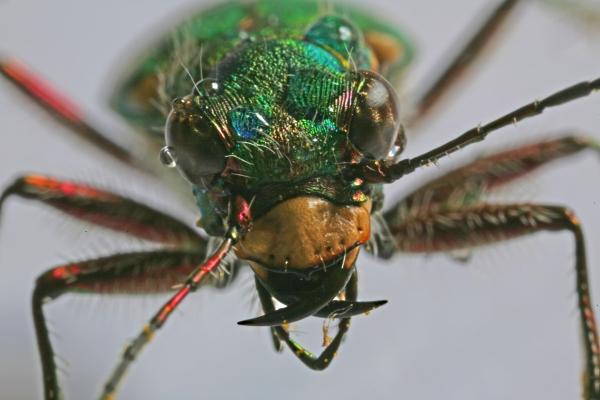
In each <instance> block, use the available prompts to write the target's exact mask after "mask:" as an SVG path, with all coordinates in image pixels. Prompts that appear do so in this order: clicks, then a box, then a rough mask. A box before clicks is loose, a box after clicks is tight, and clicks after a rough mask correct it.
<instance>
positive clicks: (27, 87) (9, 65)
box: [0, 58, 148, 172]
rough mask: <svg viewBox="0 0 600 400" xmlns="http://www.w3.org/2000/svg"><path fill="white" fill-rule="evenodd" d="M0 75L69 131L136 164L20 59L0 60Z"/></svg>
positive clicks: (126, 161) (122, 160)
mask: <svg viewBox="0 0 600 400" xmlns="http://www.w3.org/2000/svg"><path fill="white" fill-rule="evenodd" d="M0 75H4V77H5V78H6V79H8V81H10V82H11V83H12V84H14V85H15V86H16V87H17V88H19V89H20V90H21V91H22V92H23V93H25V94H26V95H27V97H29V98H30V99H31V100H33V101H34V102H35V103H37V104H38V105H39V106H41V107H42V108H43V109H44V110H46V111H47V112H48V113H50V115H52V116H53V117H54V118H55V119H56V120H57V121H58V122H60V123H61V124H63V125H64V126H66V127H67V128H69V131H70V132H71V133H73V134H75V135H77V136H78V137H79V138H82V139H84V140H85V141H87V142H89V143H91V144H92V145H94V146H95V147H96V148H98V149H100V150H101V151H102V152H104V153H105V154H108V155H109V156H111V157H112V158H114V159H116V160H118V161H120V162H123V163H125V164H126V165H129V166H131V167H134V168H139V167H140V165H139V163H138V162H136V160H135V159H134V157H133V155H132V154H131V153H130V152H129V151H128V150H126V149H125V148H123V147H122V146H120V145H118V144H117V143H115V142H114V141H112V140H111V139H109V136H108V135H106V134H105V133H102V132H100V131H99V130H98V129H97V128H95V127H94V126H93V125H92V124H91V122H90V121H88V119H87V117H86V116H85V114H84V113H83V111H81V110H80V109H79V107H77V105H76V104H75V103H74V102H72V101H71V100H70V99H68V98H67V97H66V96H65V95H64V94H63V93H60V92H59V91H58V90H57V89H56V88H54V87H52V86H51V85H50V84H49V83H48V82H46V81H45V80H44V79H43V78H41V77H40V76H38V75H36V74H35V73H33V72H32V71H30V70H28V69H27V67H26V66H25V65H24V64H22V63H21V62H20V61H17V60H15V59H10V58H8V59H0ZM147 172H148V171H147Z"/></svg>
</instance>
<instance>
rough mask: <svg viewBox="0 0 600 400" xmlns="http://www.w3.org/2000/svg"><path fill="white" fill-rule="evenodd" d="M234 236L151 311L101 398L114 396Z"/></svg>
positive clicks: (107, 399)
mask: <svg viewBox="0 0 600 400" xmlns="http://www.w3.org/2000/svg"><path fill="white" fill-rule="evenodd" d="M237 237H238V232H237V231H236V230H230V231H229V232H228V234H227V237H226V238H225V239H224V240H223V242H222V243H221V245H220V246H219V248H217V249H216V250H215V251H214V252H213V254H212V255H211V256H210V257H209V258H208V259H207V260H206V261H205V262H204V263H202V264H201V265H199V266H197V267H196V268H194V270H193V271H192V272H191V274H190V275H189V276H188V278H187V279H186V280H185V282H184V284H183V285H182V286H181V288H179V289H178V290H177V292H176V293H175V294H174V295H173V296H172V297H171V299H169V301H167V302H166V303H165V304H164V305H163V306H162V307H161V308H160V309H159V310H158V312H157V313H156V314H154V316H153V317H152V318H151V319H150V321H149V322H148V324H146V325H145V326H144V328H143V329H142V331H141V332H140V333H139V334H138V336H137V337H136V338H135V339H134V340H133V341H132V342H131V343H130V344H129V345H128V346H127V347H126V348H125V351H123V354H122V357H121V360H120V362H119V363H118V364H117V366H116V368H115V369H114V370H113V372H112V374H111V375H110V378H109V379H108V380H107V381H106V384H105V385H104V390H103V391H102V396H101V398H102V399H103V400H112V399H114V395H115V391H116V389H117V386H118V385H119V383H120V382H121V381H122V379H123V377H124V376H125V373H126V372H127V370H128V369H129V366H130V365H131V363H132V362H133V361H134V360H135V359H136V357H137V356H138V355H139V353H140V352H141V351H142V350H143V349H144V347H146V345H147V344H148V343H149V342H150V340H151V339H152V337H153V336H154V333H156V331H157V330H159V329H160V328H161V327H162V326H163V325H164V324H165V322H166V321H167V319H168V318H169V317H170V316H171V314H172V313H173V311H175V309H176V308H177V307H178V306H179V304H180V303H181V302H182V301H183V300H184V299H185V298H186V297H187V295H188V294H190V293H191V292H194V291H195V290H196V289H198V287H199V286H200V284H201V283H202V281H203V280H204V279H205V277H206V276H207V275H208V274H210V273H212V272H213V271H214V270H215V269H216V268H218V267H219V265H221V263H222V262H223V259H224V258H225V256H227V254H228V253H229V251H230V250H231V247H232V245H233V244H234V243H235V241H236V240H237Z"/></svg>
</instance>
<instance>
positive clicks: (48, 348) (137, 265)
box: [32, 250, 205, 400]
mask: <svg viewBox="0 0 600 400" xmlns="http://www.w3.org/2000/svg"><path fill="white" fill-rule="evenodd" d="M204 257H205V254H204V252H203V251H200V250H199V251H198V252H186V251H152V252H138V253H129V254H119V255H114V256H109V257H102V258H98V259H95V260H87V261H82V262H78V263H72V264H66V265H61V266H58V267H55V268H52V269H50V270H48V271H47V272H45V273H43V274H42V275H41V276H40V277H39V278H38V279H37V281H36V286H35V290H34V291H33V297H32V311H33V321H34V325H35V332H36V336H37V342H38V349H39V352H40V358H41V363H42V372H43V379H44V397H45V399H46V400H51V399H59V398H61V394H60V387H59V384H58V380H57V376H56V365H55V362H54V351H53V349H52V344H51V343H50V337H49V335H48V329H47V326H46V320H45V318H44V313H43V306H44V305H45V304H47V303H48V302H49V301H50V300H54V299H56V298H58V297H59V296H61V295H63V294H64V293H71V292H74V293H108V294H112V293H152V292H167V291H170V290H172V287H173V286H174V285H177V284H179V283H181V282H183V281H184V280H185V278H186V277H187V276H188V274H189V273H190V272H191V271H192V270H193V269H194V268H195V267H196V266H197V265H198V264H199V263H201V262H202V260H203V259H204Z"/></svg>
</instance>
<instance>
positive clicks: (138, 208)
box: [0, 175, 206, 249]
mask: <svg viewBox="0 0 600 400" xmlns="http://www.w3.org/2000/svg"><path fill="white" fill-rule="evenodd" d="M11 195H16V196H19V197H23V198H27V199H31V200H36V201H40V202H42V203H43V204H46V205H49V206H51V207H53V208H55V209H58V210H60V211H62V212H65V213H66V214H68V215H71V216H73V217H75V218H78V219H81V220H84V221H88V222H91V223H94V224H97V225H100V226H103V227H106V228H110V229H113V230H116V231H119V232H122V233H126V234H128V235H132V236H136V237H139V238H142V239H146V240H151V241H155V242H160V243H165V244H170V245H174V246H178V247H186V248H200V249H203V248H204V246H205V245H206V240H205V239H204V238H202V237H201V236H200V235H199V234H198V232H196V231H194V230H193V229H192V228H190V227H188V226H187V225H186V224H184V223H183V222H182V221H179V220H178V219H176V218H174V217H171V216H170V215H167V214H165V213H163V212H161V211H158V210H155V209H153V208H151V207H149V206H147V205H144V204H141V203H139V202H136V201H133V200H131V199H128V198H125V197H123V196H120V195H117V194H114V193H111V192H108V191H105V190H101V189H97V188H95V187H92V186H88V185H83V184H79V183H75V182H71V181H65V180H58V179H55V178H50V177H47V176H42V175H27V176H23V177H21V178H18V179H16V180H15V181H14V182H13V183H12V184H11V185H10V186H9V187H7V188H6V189H5V190H4V192H3V193H2V195H1V196H0V210H1V207H2V205H3V203H4V201H5V200H6V199H7V198H8V197H9V196H11Z"/></svg>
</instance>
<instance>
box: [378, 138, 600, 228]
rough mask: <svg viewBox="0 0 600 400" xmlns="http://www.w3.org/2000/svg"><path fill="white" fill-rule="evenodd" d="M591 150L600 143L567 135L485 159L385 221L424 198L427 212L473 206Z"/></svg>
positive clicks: (437, 183) (425, 189)
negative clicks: (551, 165) (560, 161)
mask: <svg viewBox="0 0 600 400" xmlns="http://www.w3.org/2000/svg"><path fill="white" fill-rule="evenodd" d="M587 149H592V150H595V151H596V152H599V153H600V144H598V142H596V141H594V140H593V139H591V138H587V137H584V136H563V137H560V138H558V139H550V140H545V141H542V142H536V143H531V144H527V145H522V146H519V147H516V148H513V149H510V150H506V151H502V152H499V153H496V154H492V155H489V156H486V157H483V158H481V159H478V160H475V161H473V162H471V163H468V164H467V165H465V166H463V167H459V168H457V169H455V170H453V171H450V172H448V173H446V174H444V175H443V176H441V177H439V178H437V179H434V180H433V181H430V182H428V183H426V184H425V185H423V186H421V187H419V188H418V189H417V190H415V191H413V192H412V193H411V194H410V195H408V196H407V197H405V198H404V199H403V200H402V201H401V202H400V203H399V204H396V205H395V206H394V207H392V210H390V211H389V212H388V213H386V214H385V218H386V220H388V221H389V219H390V218H391V215H389V213H394V211H393V209H400V208H402V209H405V210H409V209H413V208H414V209H416V208H419V205H420V203H421V202H422V201H423V199H426V201H427V209H431V208H434V207H441V208H457V207H462V206H464V205H467V204H473V203H474V202H477V201H479V200H480V199H481V197H482V196H483V195H484V194H485V193H488V192H491V191H492V190H494V189H498V188H499V187H502V186H504V185H506V184H509V183H512V182H513V181H514V180H516V179H518V178H521V177H523V176H525V175H527V174H529V173H531V172H533V171H535V170H537V169H538V168H539V167H541V166H543V165H545V164H547V163H549V162H551V161H554V160H557V159H561V158H563V157H568V156H571V155H574V154H577V153H579V152H580V151H582V150H587ZM409 212H410V211H409Z"/></svg>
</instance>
